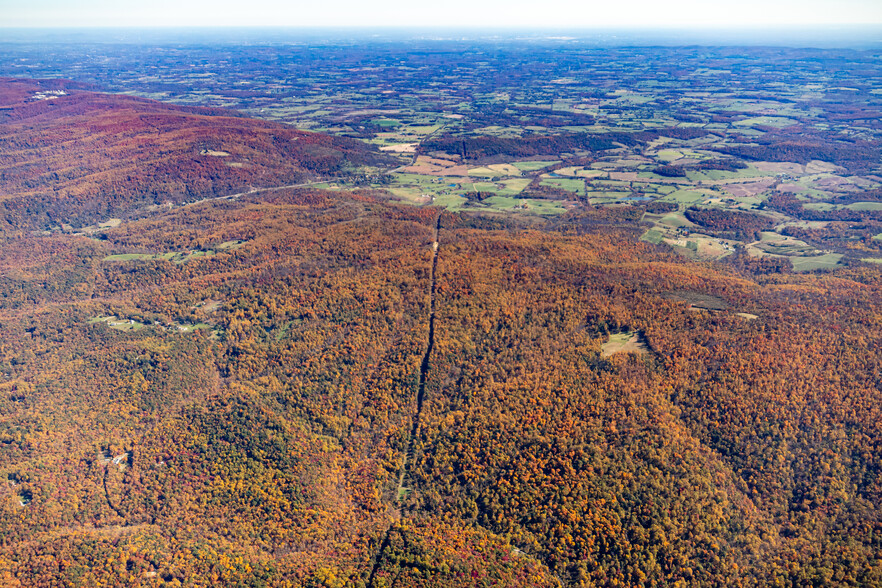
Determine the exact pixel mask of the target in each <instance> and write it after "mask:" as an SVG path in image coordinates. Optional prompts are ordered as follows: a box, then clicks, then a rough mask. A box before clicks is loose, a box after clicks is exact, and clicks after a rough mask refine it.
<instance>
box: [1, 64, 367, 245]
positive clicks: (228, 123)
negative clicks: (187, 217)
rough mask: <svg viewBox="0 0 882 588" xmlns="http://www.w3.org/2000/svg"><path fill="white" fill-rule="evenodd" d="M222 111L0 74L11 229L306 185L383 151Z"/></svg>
mask: <svg viewBox="0 0 882 588" xmlns="http://www.w3.org/2000/svg"><path fill="white" fill-rule="evenodd" d="M231 114H233V113H231V112H229V111H224V110H221V109H210V108H196V107H183V106H174V105H167V104H162V103H160V102H156V101H153V100H147V99H144V98H137V97H132V96H123V95H113V94H101V93H96V92H91V91H88V90H84V89H82V85H81V84H76V83H72V82H66V81H59V80H43V81H30V80H17V79H10V78H6V79H2V80H0V183H2V185H3V188H4V193H3V195H2V201H0V206H2V207H3V215H2V217H3V221H4V224H5V225H6V226H7V227H9V228H49V227H52V226H60V225H62V224H70V225H74V226H80V225H83V224H90V223H92V222H94V221H96V220H105V219H106V218H107V217H109V216H113V215H120V214H123V213H126V212H130V211H132V210H133V209H137V208H143V207H144V206H147V205H163V204H168V203H172V204H179V203H181V202H188V201H192V200H196V199H198V198H204V197H213V196H224V195H229V194H234V193H237V192H245V191H248V190H249V189H251V188H259V187H268V186H270V187H271V186H281V185H289V184H301V183H306V182H309V181H314V180H316V179H318V178H328V177H331V176H333V175H334V174H338V173H341V172H343V171H344V170H348V168H354V167H357V166H360V165H364V164H367V163H377V162H381V161H383V160H384V157H383V156H382V155H380V154H379V153H378V152H376V151H375V150H373V151H372V150H371V149H369V148H368V147H367V145H365V144H364V143H362V142H360V141H355V140H353V139H347V138H337V137H330V136H328V135H321V134H317V133H309V132H305V131H297V130H295V129H292V128H290V127H288V126H286V125H282V124H278V123H271V122H266V121H258V120H254V119H249V118H244V117H240V116H231Z"/></svg>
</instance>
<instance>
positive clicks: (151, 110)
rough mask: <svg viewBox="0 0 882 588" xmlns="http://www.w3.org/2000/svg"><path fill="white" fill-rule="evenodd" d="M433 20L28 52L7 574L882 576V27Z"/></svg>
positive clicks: (1, 200) (91, 582) (447, 579)
mask: <svg viewBox="0 0 882 588" xmlns="http://www.w3.org/2000/svg"><path fill="white" fill-rule="evenodd" d="M423 49H425V47H423V46H417V47H410V48H409V49H408V50H407V51H405V50H403V49H402V50H400V52H399V53H394V52H393V51H392V50H391V49H389V48H388V47H386V46H382V45H378V46H376V47H373V48H372V49H370V50H368V49H359V48H353V47H324V48H319V49H315V50H316V51H326V52H327V55H329V56H333V58H334V60H335V62H334V63H335V64H334V65H333V67H331V66H330V65H327V62H322V63H316V62H314V61H312V60H311V59H312V58H311V57H309V56H308V55H306V54H305V53H303V54H301V53H299V51H300V49H299V48H297V47H290V48H279V49H278V51H279V52H280V54H283V55H288V57H290V62H289V65H280V64H278V63H276V65H275V66H274V67H279V68H285V67H287V68H289V71H287V73H286V76H285V77H284V80H280V79H278V78H276V77H274V76H275V75H276V74H275V73H267V72H271V71H275V70H271V69H270V66H269V65H267V64H268V63H270V62H272V63H275V61H274V60H275V59H276V58H275V57H274V55H275V54H273V53H272V52H269V51H268V50H264V49H261V48H260V47H256V48H250V49H244V48H239V49H236V48H227V49H226V50H225V51H227V52H228V54H225V57H224V59H223V60H221V59H219V60H218V61H217V63H218V64H219V65H217V66H216V67H217V71H216V72H215V73H216V75H215V76H214V77H211V76H196V77H188V76H193V75H194V73H193V72H194V71H196V69H197V67H196V66H194V67H193V68H192V69H191V68H190V66H189V65H187V67H184V66H183V65H181V64H180V63H179V62H180V60H181V59H182V58H181V56H180V55H179V54H178V53H176V52H177V51H183V50H182V49H180V48H178V49H175V48H174V47H169V48H165V49H163V50H162V51H160V50H159V49H145V50H144V51H146V53H145V55H147V57H145V58H144V59H145V60H147V61H150V62H151V63H156V64H159V65H161V66H163V67H166V70H165V72H166V73H164V74H155V75H156V76H159V77H156V78H153V77H150V76H148V75H147V73H146V72H142V71H135V70H134V69H125V68H123V67H122V66H121V65H119V64H120V63H125V62H126V61H125V60H126V59H134V58H132V57H130V56H129V55H128V54H127V53H126V51H128V50H129V49H125V48H122V49H120V50H119V53H118V54H117V56H116V57H115V59H116V60H117V61H115V63H117V65H115V66H114V67H119V68H120V69H119V74H118V75H115V76H111V75H110V74H111V72H110V71H109V70H104V69H102V67H103V66H100V65H92V66H87V67H86V68H85V69H84V70H76V69H75V68H72V67H71V66H70V65H69V64H67V62H66V61H65V60H66V59H71V60H73V59H74V58H75V57H76V55H77V53H76V52H77V51H79V49H77V48H76V47H74V48H73V49H71V50H70V52H69V56H68V57H65V56H61V55H60V54H59V55H56V56H55V57H53V58H51V59H50V58H49V57H45V58H43V61H41V62H40V64H39V65H35V66H33V67H34V69H35V70H36V71H35V72H34V73H42V74H43V77H42V79H25V78H24V77H22V76H16V77H14V78H13V77H9V78H4V79H2V80H0V584H2V585H4V586H37V587H39V586H45V587H50V586H131V585H138V586H210V585H223V586H242V587H245V586H251V587H259V586H261V587H263V586H266V587H269V586H280V587H281V586H303V587H344V586H361V587H363V588H380V587H386V588H391V587H393V586H394V587H399V588H401V587H410V586H416V587H421V586H422V587H426V588H428V587H435V586H449V587H460V586H461V587H466V586H499V587H502V586H506V587H516V586H523V587H525V588H526V587H534V586H548V587H555V586H574V587H575V586H579V587H591V586H598V587H607V586H659V587H660V586H744V587H748V586H756V587H759V586H776V585H777V586H833V585H835V586H873V585H880V584H882V552H880V541H882V424H880V423H882V385H880V382H882V320H880V317H882V272H880V270H882V266H880V264H879V262H880V261H882V217H880V214H882V205H880V204H879V202H880V200H882V199H880V197H879V194H880V193H882V192H880V191H882V175H877V174H880V171H882V170H880V157H882V140H880V138H879V137H878V136H877V134H878V132H879V131H880V130H882V127H880V126H879V120H878V116H877V115H878V113H879V112H882V97H880V96H879V93H878V92H875V91H871V88H870V86H871V84H869V82H866V80H876V79H877V78H878V76H879V64H878V56H875V55H870V54H864V53H860V54H858V53H859V52H855V54H854V55H853V54H851V53H849V54H848V55H845V56H843V55H842V54H838V53H835V52H833V53H831V54H830V55H829V56H827V57H825V59H829V60H830V61H819V60H820V59H821V57H818V55H816V54H814V53H810V52H809V53H799V52H797V51H796V50H792V51H791V52H790V53H787V54H786V55H785V56H784V57H774V56H770V55H769V54H766V53H763V50H762V49H751V50H748V49H744V51H740V50H737V49H736V48H730V49H708V51H707V53H706V54H700V55H699V54H697V53H695V52H694V50H693V49H688V48H687V49H678V50H674V49H664V48H659V49H657V50H655V51H652V50H645V51H646V54H647V55H648V57H646V59H647V60H648V62H647V61H643V60H641V59H638V57H639V56H638V55H637V54H636V53H634V51H636V50H632V49H627V48H626V49H616V50H612V49H610V50H606V51H608V53H604V54H602V55H601V54H598V53H592V52H591V51H588V50H585V52H584V55H583V54H577V52H575V51H576V50H575V49H566V50H565V51H563V52H561V53H560V54H559V55H558V56H557V58H552V57H551V56H550V54H551V53H553V52H552V51H551V50H550V49H549V50H548V51H549V53H543V51H545V49H542V48H537V49H535V51H534V52H532V53H531V52H530V51H526V50H522V49H519V48H518V47H517V46H515V47H514V48H511V47H503V48H498V49H497V50H496V51H498V52H497V53H494V52H493V51H491V50H490V49H488V48H487V47H483V46H482V47H479V48H476V47H471V48H466V49H464V50H462V51H459V52H456V51H453V50H451V49H450V47H447V46H444V47H441V49H444V50H443V51H442V50H441V49H438V47H435V49H436V50H433V51H428V50H425V51H424V50H423ZM6 50H7V51H8V52H9V54H10V55H12V56H16V57H17V58H28V59H30V58H32V57H33V55H35V54H34V53H28V51H31V50H29V49H27V47H25V46H22V47H21V48H16V47H12V46H10V47H7V48H6ZM93 50H94V48H93ZM202 50H203V49H200V48H193V49H192V52H193V53H192V55H195V56H198V55H199V51H202ZM83 51H85V49H83ZM246 51H250V52H251V53H248V55H249V56H250V57H249V60H245V59H243V58H242V54H241V53H240V52H246ZM359 51H363V52H365V53H358V52H359ZM592 51H593V50H592ZM678 51H679V52H678ZM285 52H289V53H285ZM366 54H368V55H367V57H366V56H365V55H366ZM47 55H48V54H47ZM322 55H324V53H322ZM855 55H857V56H855ZM393 58H394V59H393ZM503 58H504V59H503ZM604 59H606V61H604ZM785 59H786V60H790V62H792V63H793V64H795V65H794V67H793V68H791V69H789V70H787V71H789V72H791V73H789V74H786V76H785V79H784V81H783V82H781V81H780V78H779V77H775V75H773V73H774V71H773V67H772V66H773V65H776V64H777V66H780V65H781V64H782V63H783V62H782V61H776V60H785ZM151 60H152V61H151ZM541 60H544V62H545V63H549V64H551V65H549V68H551V69H550V70H543V69H542V68H540V67H539V66H540V65H541V64H540V63H539V62H540V61H541ZM592 60H595V61H592ZM609 60H614V61H615V62H616V63H617V64H618V65H617V67H618V68H619V70H618V73H616V70H615V68H612V67H611V66H610V67H608V66H605V65H603V63H607V62H608V63H612V61H609ZM767 61H768V63H771V64H772V65H769V66H768V67H765V66H763V67H761V64H763V63H767ZM790 62H789V63H790ZM10 63H12V62H10ZM95 63H96V64H98V63H100V62H99V61H97V60H96V61H95ZM132 63H134V61H133V62H132ZM193 63H197V64H202V65H200V66H198V67H205V68H208V67H215V66H212V65H210V63H209V62H208V61H206V60H193ZM223 64H226V65H223ZM245 64H249V65H247V66H246V65H245ZM359 64H361V65H359ZM415 64H420V65H419V69H418V68H417V66H416V65H415ZM451 64H452V65H451ZM469 64H472V65H474V68H475V70H474V72H473V73H471V74H466V73H463V77H462V82H461V84H460V85H458V86H456V85H451V86H450V88H451V89H450V91H447V90H446V89H444V88H442V85H443V84H442V83H441V82H442V81H444V82H445V84H446V82H447V81H449V80H445V79H444V78H443V77H442V76H443V75H446V74H445V73H444V72H445V71H448V70H447V69H445V68H450V67H453V70H450V71H453V73H452V74H451V75H454V74H456V72H466V71H471V70H470V69H469V67H470V66H469ZM511 64H515V65H517V67H514V66H512V65H511ZM580 64H582V65H580ZM584 64H588V65H591V67H596V75H595V76H594V78H592V79H591V82H590V84H589V83H588V82H587V81H585V80H587V79H588V78H587V75H586V74H585V72H584V71H581V70H579V67H585V68H588V65H584ZM843 64H847V65H843ZM840 65H841V66H842V68H843V69H841V70H838V69H836V68H838V67H839V66H840ZM699 66H700V67H699ZM3 67H4V68H5V69H0V73H3V75H12V74H14V73H16V72H14V71H10V70H11V69H12V68H13V66H12V65H6V66H3ZM90 67H91V68H92V69H89V68H90ZM133 67H134V66H133ZM246 67H248V68H252V70H249V71H252V73H253V75H252V76H251V77H248V78H245V77H243V76H242V75H241V74H242V70H241V68H246ZM41 68H42V69H41ZM53 68H54V69H53ZM235 68H240V69H235ZM358 68H363V70H362V69H358ZM700 68H703V69H700ZM825 68H828V69H825ZM829 68H832V70H835V71H841V74H840V76H839V78H837V81H836V84H837V85H835V86H833V85H829V84H828V85H827V86H823V87H822V86H817V84H821V82H819V81H818V80H819V79H820V78H821V77H823V75H825V74H824V72H825V71H828V70H829ZM234 69H235V71H233V70H234ZM50 70H51V71H50ZM61 71H66V72H68V73H69V72H73V73H74V74H76V75H66V76H61V75H54V73H53V72H61ZM353 71H358V72H360V73H359V74H358V75H350V74H352V72H353ZM586 71H587V70H586ZM775 71H776V70H775ZM77 72H79V73H77ZM335 72H336V73H335ZM340 72H349V74H343V73H340ZM659 72H663V73H664V75H661V74H659ZM721 72H722V73H721ZM726 72H728V73H726ZM197 73H198V72H197ZM549 73H551V74H554V75H553V76H552V77H550V78H548V74H549ZM294 74H297V75H294ZM234 75H237V76H239V77H240V78H241V79H243V80H245V81H249V84H240V85H237V86H236V85H232V84H227V83H226V81H225V80H226V79H227V77H230V76H234ZM782 75H783V74H782ZM161 76H165V77H164V78H162V79H160V77H161ZM616 76H618V77H616ZM787 76H789V77H787ZM730 77H732V78H735V79H737V80H741V81H745V83H744V84H740V85H738V84H731V83H730V82H731V80H730V79H729V78H730ZM62 78H69V79H62ZM540 78H541V80H540ZM546 78H548V79H546ZM662 78H665V79H673V80H674V82H676V83H674V82H672V83H671V84H670V85H666V82H665V80H664V79H662ZM699 78H700V79H699ZM139 80H140V81H139ZM427 80H428V81H427ZM653 80H654V81H655V82H656V83H650V82H652V81H653ZM435 82H437V84H436V83H435ZM746 82H750V84H747V83H746ZM865 82H866V83H865ZM190 83H192V87H193V88H197V89H198V88H203V86H200V84H203V83H204V84H217V85H216V86H210V87H208V86H205V87H204V88H203V89H204V92H203V91H202V90H199V92H196V91H195V90H194V93H193V94H186V93H184V91H183V90H182V88H184V87H185V86H186V87H190V86H187V84H190ZM114 84H125V85H126V86H127V88H128V89H126V88H121V87H115V86H114ZM840 84H841V85H840ZM862 84H863V85H862ZM589 86H590V87H589ZM816 86H817V87H816ZM445 87H446V86H445ZM852 87H854V90H847V89H845V88H852ZM426 88H429V90H426ZM517 88H522V90H518V89H517ZM733 88H735V89H733ZM619 90H621V91H619ZM111 91H112V92H111ZM124 91H126V92H127V93H126V94H124V93H123V92H124ZM421 92H422V94H421ZM432 92H434V94H433V93H432ZM518 92H522V93H520V94H519V93H518ZM776 92H777V93H776ZM196 94H199V95H198V96H196ZM552 95H553V97H552V98H549V96H552ZM368 96H372V98H370V100H368V98H367V97H368ZM153 98H158V99H161V101H158V100H155V99H153ZM231 107H235V108H236V110H231V109H230V108H231ZM745 121H746V122H745Z"/></svg>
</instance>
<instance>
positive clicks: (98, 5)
mask: <svg viewBox="0 0 882 588" xmlns="http://www.w3.org/2000/svg"><path fill="white" fill-rule="evenodd" d="M840 24H862V25H878V24H882V0H739V1H738V2H724V1H720V0H542V1H538V2H537V1H536V0H445V1H443V2H421V1H419V0H417V1H414V0H147V1H144V0H0V28H2V27H192V26H208V27H218V26H222V27H229V26H234V27H235V26H248V27H260V26H274V27H279V26H284V27H436V26H437V27H464V28H466V27H481V28H492V27H500V28H512V27H519V28H562V29H573V28H592V29H594V28H630V27H636V28H731V27H746V28H752V27H789V26H830V25H840Z"/></svg>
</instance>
